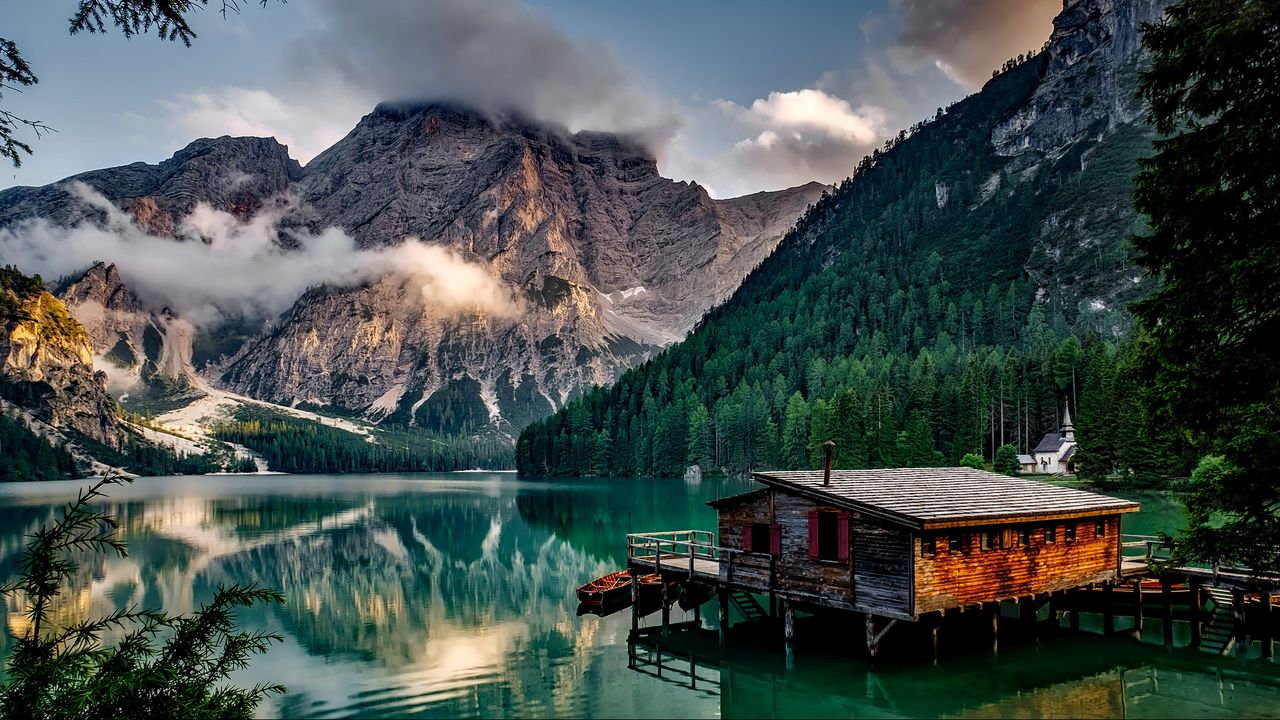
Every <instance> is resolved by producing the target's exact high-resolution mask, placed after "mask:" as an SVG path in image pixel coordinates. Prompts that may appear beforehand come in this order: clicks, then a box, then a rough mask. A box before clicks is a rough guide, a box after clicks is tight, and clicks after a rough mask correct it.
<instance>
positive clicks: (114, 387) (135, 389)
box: [58, 262, 196, 396]
mask: <svg viewBox="0 0 1280 720" xmlns="http://www.w3.org/2000/svg"><path fill="white" fill-rule="evenodd" d="M58 298H59V299H61V300H62V302H63V303H65V304H66V306H67V309H68V310H69V311H70V312H71V314H72V315H74V316H75V318H76V319H77V320H79V321H80V323H81V325H83V326H84V329H85V333H86V334H87V335H88V337H89V341H90V344H91V346H92V348H93V354H94V360H95V362H94V364H95V366H96V367H98V368H100V369H102V370H104V371H105V372H106V374H107V377H108V389H109V390H110V391H111V392H112V393H113V394H115V395H117V396H124V395H125V394H129V395H136V394H140V393H142V394H145V393H147V392H149V391H155V390H158V389H163V390H165V391H167V392H168V393H169V394H172V393H173V391H175V390H181V389H184V388H185V387H186V386H187V379H188V372H189V371H190V370H191V368H192V341H193V339H194V338H195V337H196V331H195V328H193V327H192V326H191V324H190V323H188V322H186V321H185V320H183V319H181V318H178V317H176V316H175V315H174V314H173V313H172V312H170V311H169V310H168V309H165V308H162V309H160V310H159V311H158V312H153V311H152V310H150V309H149V308H148V307H147V306H146V304H145V303H143V302H142V300H140V299H139V298H138V296H137V295H136V294H134V292H133V290H131V289H130V288H129V287H128V286H127V285H126V284H125V283H124V281H123V280H122V279H121V278H120V272H119V270H117V268H116V266H115V265H107V264H104V263H101V262H99V263H95V264H94V265H93V266H92V267H90V268H89V269H88V270H86V271H85V272H84V274H83V275H81V276H80V277H79V278H77V279H76V280H74V281H73V282H71V283H70V284H69V285H67V286H66V287H65V288H63V289H61V290H60V291H59V292H58ZM157 386H162V387H157Z"/></svg>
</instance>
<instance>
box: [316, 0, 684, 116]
mask: <svg viewBox="0 0 1280 720" xmlns="http://www.w3.org/2000/svg"><path fill="white" fill-rule="evenodd" d="M319 8H320V11H319V12H320V17H321V18H322V21H323V23H324V24H323V27H322V28H321V30H320V31H319V33H318V34H317V35H316V36H313V37H309V38H307V40H306V42H303V43H298V44H297V45H295V46H294V47H293V48H292V55H293V58H292V63H291V67H292V68H293V70H294V72H295V73H305V74H308V75H310V76H312V77H316V76H317V75H318V76H319V77H320V78H322V79H324V78H339V79H341V80H343V81H344V82H345V83H346V85H347V86H348V87H350V88H355V89H358V90H359V91H361V92H366V93H371V94H373V95H375V96H376V97H377V99H378V100H404V99H407V100H417V99H424V98H426V99H434V98H444V99H453V100H459V101H463V102H467V103H471V104H474V105H477V106H479V107H481V108H483V109H490V110H517V111H520V112H523V113H526V114H528V115H531V116H532V117H535V118H538V119H541V120H546V121H552V122H557V123H560V124H563V125H565V126H567V127H569V129H571V130H579V129H591V130H609V131H620V132H636V133H651V132H654V131H655V130H664V129H669V127H670V125H671V124H672V123H673V122H675V116H674V112H673V108H672V105H671V103H670V102H669V101H667V100H665V99H664V98H663V97H661V96H660V95H659V94H658V93H657V92H656V91H654V90H652V89H651V88H649V87H648V86H647V85H646V84H645V83H644V82H642V81H641V80H640V79H639V78H637V77H635V76H634V75H633V74H631V73H630V72H628V71H627V70H626V69H624V68H623V66H622V64H621V63H620V62H619V61H618V59H617V58H616V57H615V56H614V55H613V53H612V52H610V51H609V50H608V49H607V48H606V47H604V46H603V45H600V44H597V43H592V42H583V41H579V40H576V39H574V38H571V37H569V36H568V35H566V34H565V33H564V32H562V31H560V30H559V29H557V28H555V27H554V26H552V25H551V24H550V23H549V22H548V21H547V20H545V19H544V18H542V17H540V16H539V15H537V14H536V13H534V12H533V11H532V10H530V9H529V8H528V7H527V6H525V5H524V4H523V3H522V2H519V0H433V1H432V2H421V1H420V0H383V1H382V2H379V3H378V4H377V5H376V11H375V10H373V9H371V7H370V6H369V5H367V4H365V3H353V2H349V1H348V0H320V3H319Z"/></svg>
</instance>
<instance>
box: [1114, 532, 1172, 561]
mask: <svg viewBox="0 0 1280 720" xmlns="http://www.w3.org/2000/svg"><path fill="white" fill-rule="evenodd" d="M1134 550H1138V551H1139V552H1136V553H1135V552H1132V551H1134ZM1126 551H1128V552H1126ZM1171 553H1172V548H1170V547H1169V545H1168V543H1166V542H1165V541H1164V540H1162V539H1160V538H1159V537H1158V536H1155V535H1121V536H1120V555H1121V556H1122V557H1123V558H1124V559H1125V560H1146V561H1148V562H1149V561H1151V560H1168V559H1169V558H1170V557H1172V554H1171Z"/></svg>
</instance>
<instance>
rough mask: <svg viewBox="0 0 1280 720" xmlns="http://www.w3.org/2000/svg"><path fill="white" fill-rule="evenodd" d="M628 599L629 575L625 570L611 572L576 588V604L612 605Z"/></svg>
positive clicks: (629, 588) (629, 592)
mask: <svg viewBox="0 0 1280 720" xmlns="http://www.w3.org/2000/svg"><path fill="white" fill-rule="evenodd" d="M630 597H631V573H630V572H629V571H627V570H619V571H617V572H611V573H609V574H608V575H605V576H604V577H598V578H596V579H595V580H592V581H591V582H589V583H587V584H586V585H583V586H582V587H580V588H578V602H580V603H583V604H584V605H604V604H606V603H609V604H612V603H614V602H617V601H619V600H622V599H623V598H630Z"/></svg>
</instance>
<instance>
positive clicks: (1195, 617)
mask: <svg viewBox="0 0 1280 720" xmlns="http://www.w3.org/2000/svg"><path fill="white" fill-rule="evenodd" d="M1187 586H1188V587H1189V588H1191V647H1193V648H1198V647H1200V633H1201V632H1202V629H1201V627H1200V614H1201V609H1202V608H1203V605H1202V604H1201V603H1202V601H1203V599H1202V598H1201V597H1200V579H1199V578H1188V579H1187Z"/></svg>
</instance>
